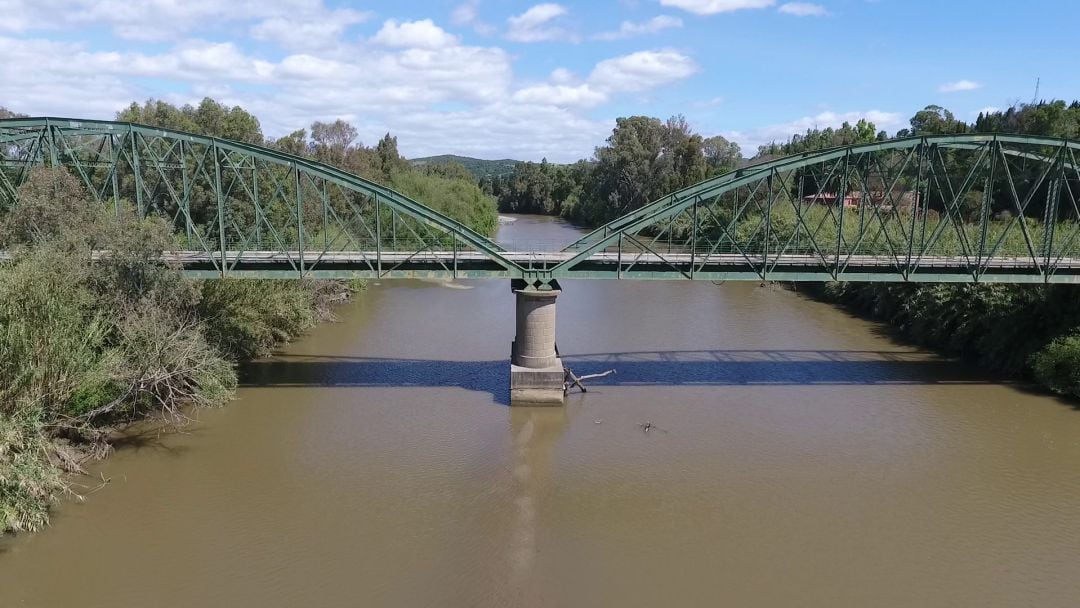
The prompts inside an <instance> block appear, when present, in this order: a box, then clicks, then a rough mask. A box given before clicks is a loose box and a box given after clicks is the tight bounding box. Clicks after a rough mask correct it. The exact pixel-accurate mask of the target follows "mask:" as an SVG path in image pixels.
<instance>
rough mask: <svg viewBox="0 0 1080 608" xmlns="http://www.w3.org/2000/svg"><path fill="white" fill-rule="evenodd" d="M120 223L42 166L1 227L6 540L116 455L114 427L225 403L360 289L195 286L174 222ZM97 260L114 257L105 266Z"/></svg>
mask: <svg viewBox="0 0 1080 608" xmlns="http://www.w3.org/2000/svg"><path fill="white" fill-rule="evenodd" d="M50 200H56V201H59V202H58V204H57V205H56V206H53V205H51V204H50V202H49V201H50ZM24 203H25V204H24ZM116 213H117V212H116V210H115V209H114V208H111V207H110V208H108V209H106V208H105V207H103V206H100V205H97V204H96V203H93V202H92V201H91V200H90V197H89V196H88V195H87V194H86V193H85V192H84V191H83V190H82V188H81V186H80V184H79V182H78V181H77V180H76V179H74V178H73V177H72V176H71V175H70V174H69V173H67V172H66V171H64V170H62V169H36V170H34V171H33V173H32V175H31V176H30V178H29V180H28V181H27V183H26V184H25V185H24V186H23V187H22V189H21V190H20V206H19V207H16V208H15V209H13V210H10V211H8V212H7V213H5V214H4V215H2V216H0V248H2V249H4V250H7V251H11V252H13V253H14V259H13V260H11V261H8V262H4V263H2V264H0V532H2V531H6V530H10V531H24V530H35V529H38V528H40V527H41V526H43V525H45V524H46V523H47V522H48V505H49V504H50V502H51V501H53V500H54V499H55V498H56V497H57V496H58V495H59V494H61V493H63V492H70V486H69V485H68V484H67V483H65V481H64V477H63V475H62V473H63V472H64V471H77V470H79V462H80V461H81V459H85V457H87V456H86V454H102V453H106V452H107V449H106V447H107V446H105V444H104V443H103V442H104V439H103V437H105V436H106V435H107V430H108V428H109V427H110V426H111V425H114V424H117V423H123V422H126V421H129V420H132V419H135V418H138V417H144V416H147V415H158V416H161V417H162V418H163V419H165V420H166V421H167V422H171V423H178V422H182V421H183V420H185V419H186V416H185V414H184V408H187V407H192V406H194V407H200V406H202V407H206V406H215V405H218V404H221V403H224V402H225V401H227V400H228V399H229V398H230V397H231V395H232V393H233V391H234V389H235V387H236V373H235V370H234V362H235V360H236V358H238V357H247V356H252V355H254V354H258V353H263V352H266V351H268V350H269V349H270V348H272V347H273V345H274V344H276V343H278V342H280V341H283V340H286V339H289V338H292V337H294V336H296V335H297V334H298V333H300V332H302V331H303V330H305V329H307V328H309V327H311V326H312V325H313V324H314V323H315V322H317V321H318V320H321V319H323V318H326V317H327V316H328V314H329V313H328V310H329V302H330V301H332V300H335V299H340V298H341V297H343V295H344V294H345V293H346V291H347V287H346V285H345V284H343V283H331V282H325V281H324V282H308V281H245V282H241V281H231V280H230V281H207V282H205V283H199V282H196V281H191V280H188V279H186V278H185V277H184V276H183V274H182V273H181V272H180V271H179V269H178V268H172V267H169V266H168V265H166V264H163V263H162V262H161V261H160V255H161V252H162V250H163V248H164V247H166V246H168V243H169V242H170V235H169V233H168V230H167V227H166V226H165V225H164V223H162V222H160V221H158V220H154V219H145V218H138V217H137V216H136V215H135V214H134V213H132V212H131V211H130V210H128V209H126V208H121V210H120V213H119V215H117V214H116ZM92 249H108V250H109V251H110V252H111V255H110V257H109V259H108V260H107V261H96V262H95V261H92V260H91V258H90V255H89V253H90V251H91V250H92ZM204 314H205V315H206V316H205V317H204V316H203V315H204ZM80 450H81V452H82V456H81V457H80V454H79V452H80ZM73 452H74V455H73Z"/></svg>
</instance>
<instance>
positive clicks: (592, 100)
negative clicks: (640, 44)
mask: <svg viewBox="0 0 1080 608" xmlns="http://www.w3.org/2000/svg"><path fill="white" fill-rule="evenodd" d="M697 69H698V68H697V64H695V63H694V61H693V60H692V59H690V58H689V57H687V56H686V55H683V54H682V53H679V52H676V51H670V50H660V51H639V52H637V53H631V54H629V55H623V56H621V57H614V58H612V59H605V60H604V61H601V62H600V63H597V64H596V67H594V68H593V70H592V72H591V73H590V74H589V77H588V78H586V79H585V80H584V81H583V82H579V81H578V79H577V77H576V76H574V74H573V73H572V72H570V71H569V70H566V69H563V68H560V69H557V70H555V71H553V72H552V73H551V77H550V78H549V82H547V83H545V84H538V85H532V86H527V87H524V88H522V89H520V90H518V91H517V92H515V93H514V96H513V100H514V101H516V102H520V103H529V104H540V105H552V106H558V107H566V108H572V107H578V108H592V107H596V106H599V105H602V104H604V103H606V102H608V101H609V100H610V99H611V97H612V96H613V95H615V94H618V93H628V92H638V91H645V90H648V89H653V88H656V87H658V86H661V85H664V84H668V83H671V82H675V81H677V80H682V79H684V78H686V77H688V76H690V75H691V74H693V73H694V72H696V71H697Z"/></svg>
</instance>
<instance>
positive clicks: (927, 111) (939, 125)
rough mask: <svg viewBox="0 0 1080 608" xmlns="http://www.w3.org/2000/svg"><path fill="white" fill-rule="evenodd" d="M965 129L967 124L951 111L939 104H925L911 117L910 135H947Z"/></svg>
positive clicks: (961, 131)
mask: <svg viewBox="0 0 1080 608" xmlns="http://www.w3.org/2000/svg"><path fill="white" fill-rule="evenodd" d="M965 131H967V125H966V124H964V123H963V122H961V121H958V120H956V117H955V116H953V113H952V112H950V111H949V110H946V109H945V108H943V107H941V106H937V105H929V106H926V107H925V108H924V109H922V110H919V111H918V112H916V113H915V116H912V117H911V134H912V135H947V134H950V133H963V132H965Z"/></svg>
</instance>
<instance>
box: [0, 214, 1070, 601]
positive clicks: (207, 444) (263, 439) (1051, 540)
mask: <svg viewBox="0 0 1080 608" xmlns="http://www.w3.org/2000/svg"><path fill="white" fill-rule="evenodd" d="M576 235H577V232H576V231H574V230H573V229H572V228H570V227H568V226H565V225H563V224H561V223H558V222H557V221H553V220H550V219H546V218H529V217H523V218H520V219H519V220H518V221H517V222H515V223H514V224H511V225H507V226H504V227H503V228H502V229H501V232H500V238H502V239H503V240H504V241H510V242H514V241H532V240H562V241H564V242H569V241H571V240H573V239H574V238H575V237H576ZM563 288H564V292H563V295H562V296H561V298H560V300H559V313H558V314H559V320H558V323H559V347H560V350H561V352H562V353H563V354H564V355H565V356H566V360H567V364H568V365H569V366H571V367H572V368H573V369H574V370H575V372H577V373H593V372H598V371H603V370H607V369H612V368H614V369H616V370H617V371H618V374H617V375H616V376H613V377H609V378H606V379H604V380H602V381H597V382H594V383H593V384H591V385H590V390H589V392H588V394H585V395H581V394H574V395H572V396H571V398H570V399H569V401H568V404H567V405H566V407H565V408H555V409H516V408H515V409H512V408H509V407H508V406H507V401H508V387H507V384H508V380H507V375H508V361H507V359H508V356H509V349H510V341H511V340H512V338H513V327H514V315H513V307H514V299H513V295H512V293H511V291H510V286H509V283H508V282H507V281H474V282H462V283H457V284H453V285H446V284H436V283H421V282H384V283H382V284H375V285H371V286H370V288H369V289H368V290H367V291H366V292H365V293H363V294H362V295H360V296H359V297H358V298H357V299H356V300H355V301H354V302H352V303H350V304H348V305H346V306H345V307H343V308H342V309H341V310H340V311H339V313H340V317H341V320H340V322H338V323H333V324H326V325H323V326H321V327H319V328H317V329H315V330H314V331H312V332H311V333H310V335H308V336H307V337H305V338H303V339H302V340H299V341H297V342H296V343H294V344H292V345H290V346H289V347H287V348H285V349H284V350H283V351H282V353H281V355H280V356H278V357H275V358H273V359H269V360H265V361H258V362H255V363H253V364H251V365H250V366H249V368H248V369H247V370H246V372H245V377H246V381H245V383H244V388H242V389H241V390H240V391H239V394H238V398H237V400H236V401H235V402H233V403H232V404H230V405H229V406H228V407H225V408H222V409H218V410H212V411H205V412H201V413H200V414H199V420H198V422H196V423H194V424H192V425H190V426H189V427H188V428H186V429H184V431H183V432H182V433H176V434H166V435H161V434H158V433H155V432H152V431H148V432H143V433H142V434H138V435H136V436H133V437H132V438H131V439H130V440H128V441H127V442H125V443H126V444H125V446H124V447H122V448H121V449H119V450H118V452H117V453H116V454H115V455H114V456H113V457H112V458H110V459H108V460H107V461H105V462H102V463H99V464H97V465H95V466H94V467H93V470H92V477H88V478H85V479H82V480H80V481H82V482H83V483H86V484H87V485H90V486H92V485H94V484H95V482H100V479H101V477H104V478H105V479H108V480H110V483H109V484H108V485H106V486H105V487H103V488H102V489H101V490H100V491H98V492H96V493H94V494H93V495H92V496H90V497H89V498H88V500H86V501H85V502H82V503H76V502H65V503H64V504H62V505H60V506H58V507H57V508H56V509H55V510H54V515H53V522H52V525H51V526H50V527H49V528H48V529H46V530H44V531H43V532H41V533H38V534H33V535H22V536H19V537H16V538H7V539H3V540H0V606H4V607H7V606H35V607H37V606H41V607H53V606H56V607H66V606H79V607H81V608H95V607H106V606H108V607H144V606H145V607H163V608H166V607H211V606H213V607H216V606H223V607H224V606H259V607H264V608H270V607H293V606H410V607H411V606H463V607H471V606H722V605H726V606H808V607H817V606H822V607H826V606H828V607H838V606H885V607H891V606H897V607H901V606H902V607H911V606H980V607H989V606H1010V607H1011V606H1040V607H1051V606H1053V607H1056V606H1061V607H1075V606H1080V411H1078V410H1077V409H1076V408H1074V407H1073V406H1071V405H1069V404H1067V403H1063V402H1061V401H1058V400H1056V399H1053V398H1051V397H1047V396H1042V395H1039V394H1036V393H1033V392H1029V391H1026V390H1024V389H1023V388H1022V387H1017V386H1012V385H1008V384H1002V383H999V382H996V381H995V380H994V379H993V378H991V377H989V376H987V375H986V374H983V373H980V372H979V371H977V370H973V369H970V368H967V367H964V366H963V365H960V364H957V363H954V362H950V361H946V360H942V359H940V358H938V357H936V356H934V355H932V354H929V353H926V352H921V351H919V350H918V349H915V348H911V347H908V346H904V345H902V344H899V343H897V342H895V341H893V340H890V339H889V338H888V337H887V335H886V332H884V331H883V329H882V328H881V327H880V326H878V325H875V324H873V323H869V322H866V321H863V320H859V319H856V318H853V317H851V316H850V315H848V314H846V313H844V312H842V311H840V310H837V309H836V308H834V307H831V306H829V305H826V304H822V303H818V302H814V301H811V300H809V299H807V298H804V297H802V296H800V295H799V294H797V293H794V292H791V291H788V290H783V289H776V288H771V287H760V286H758V285H757V284H746V283H743V284H733V283H729V284H725V285H713V284H711V283H693V284H691V283H674V282H671V283H663V282H657V283H631V282H616V281H592V282H566V283H564V284H563ZM646 422H649V423H651V424H652V425H653V426H652V429H651V430H650V431H649V432H644V431H643V430H642V426H640V425H642V424H644V423H646ZM99 476H101V477H99Z"/></svg>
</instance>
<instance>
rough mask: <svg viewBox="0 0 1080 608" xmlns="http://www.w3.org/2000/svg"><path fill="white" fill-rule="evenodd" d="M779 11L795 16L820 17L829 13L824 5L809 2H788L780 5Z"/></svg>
mask: <svg viewBox="0 0 1080 608" xmlns="http://www.w3.org/2000/svg"><path fill="white" fill-rule="evenodd" d="M780 12H781V13H784V14H786V15H795V16H796V17H822V16H824V15H828V14H829V11H827V10H825V7H824V6H821V5H820V4H813V3H811V2H788V3H787V4H783V5H781V6H780Z"/></svg>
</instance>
